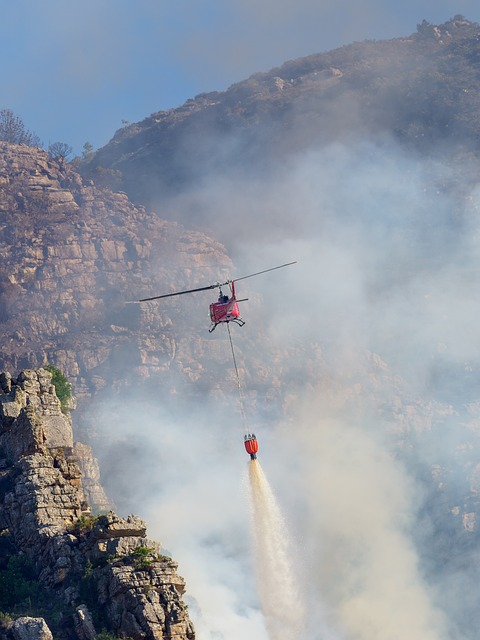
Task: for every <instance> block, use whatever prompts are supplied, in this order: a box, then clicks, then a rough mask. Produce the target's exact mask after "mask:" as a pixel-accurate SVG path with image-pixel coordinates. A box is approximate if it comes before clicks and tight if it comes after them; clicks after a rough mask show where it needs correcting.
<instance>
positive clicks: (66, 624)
mask: <svg viewBox="0 0 480 640" xmlns="http://www.w3.org/2000/svg"><path fill="white" fill-rule="evenodd" d="M0 384H1V391H0V451H1V460H0V505H1V509H0V530H1V537H0V598H1V605H0V608H1V610H2V611H3V614H4V615H3V618H2V621H3V622H2V631H1V634H2V637H10V635H11V634H13V636H14V637H15V638H16V639H17V640H18V639H20V638H25V637H28V638H30V639H33V638H37V639H39V638H46V637H49V634H50V631H53V635H54V637H55V638H78V639H79V640H92V639H93V638H94V637H95V635H96V633H98V632H100V631H102V630H103V631H108V632H110V633H113V634H115V635H117V636H122V637H129V638H133V639H135V640H140V639H142V640H143V639H145V640H147V639H152V640H153V639H155V640H161V639H162V638H172V637H175V638H180V639H184V640H193V638H194V637H195V634H194V631H193V628H192V625H191V623H190V621H189V618H188V613H187V610H186V607H185V605H184V604H183V602H182V599H181V596H182V594H183V593H184V591H185V583H184V581H183V579H182V578H181V577H180V576H178V574H177V564H176V563H175V562H174V561H173V560H172V559H171V558H169V557H166V556H164V555H162V554H161V550H160V545H159V544H158V543H155V542H151V541H149V540H148V539H147V538H146V525H145V523H144V522H143V521H142V520H141V519H140V518H138V517H135V516H128V517H127V518H122V517H119V516H118V515H116V514H115V513H114V512H113V511H109V512H108V513H106V514H105V515H99V516H94V515H92V511H91V509H90V507H89V505H88V503H87V501H86V498H85V492H84V490H83V488H82V479H83V478H82V473H81V471H80V467H79V465H78V463H77V460H76V457H75V447H74V444H73V435H72V428H71V421H70V419H69V417H67V416H65V415H63V414H62V413H61V411H60V402H59V400H58V398H57V397H56V394H55V389H54V387H53V386H52V384H51V374H50V373H49V372H47V371H45V370H43V369H39V370H37V371H34V370H25V371H22V372H21V373H20V374H19V375H18V377H16V378H12V377H11V376H10V375H9V374H8V373H5V372H4V373H2V374H0ZM78 450H81V445H77V451H78ZM32 585H35V588H33V586H32ZM22 587H23V591H22ZM9 611H10V612H11V613H12V614H15V615H16V616H18V614H19V613H23V612H28V613H29V614H30V613H32V612H33V613H36V614H37V615H36V616H33V617H32V615H28V616H26V617H25V616H24V617H21V616H20V617H18V619H16V620H15V622H10V621H9V618H8V616H5V614H6V613H7V612H9ZM39 614H41V615H39ZM39 618H41V619H39ZM42 619H43V620H42ZM50 637H51V636H50Z"/></svg>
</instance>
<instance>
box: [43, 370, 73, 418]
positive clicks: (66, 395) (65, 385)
mask: <svg viewBox="0 0 480 640" xmlns="http://www.w3.org/2000/svg"><path fill="white" fill-rule="evenodd" d="M44 369H45V370H46V371H50V373H51V374H52V384H53V386H54V387H55V392H56V394H57V398H58V399H59V400H60V406H61V409H62V411H63V413H67V412H68V403H69V400H70V398H71V397H72V385H71V384H70V382H69V381H68V378H67V377H66V376H65V375H64V374H63V372H62V371H61V370H60V369H58V368H57V367H55V366H54V365H53V364H47V365H46V366H45V367H44Z"/></svg>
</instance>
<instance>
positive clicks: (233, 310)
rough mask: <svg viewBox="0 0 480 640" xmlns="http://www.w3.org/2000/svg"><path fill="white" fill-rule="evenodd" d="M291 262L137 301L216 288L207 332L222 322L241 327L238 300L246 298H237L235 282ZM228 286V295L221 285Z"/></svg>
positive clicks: (279, 267) (286, 265)
mask: <svg viewBox="0 0 480 640" xmlns="http://www.w3.org/2000/svg"><path fill="white" fill-rule="evenodd" d="M291 264H296V261H294V262H287V263H286V264H281V265H279V266H278V267H272V268H271V269H264V270H263V271H257V273H251V274H250V275H248V276H243V277H242V278H236V279H235V280H227V281H226V282H216V283H215V284H210V285H208V286H206V287H199V288H198V289H188V290H186V291H175V292H174V293H164V294H163V295H161V296H153V297H152V298H142V299H141V300H139V301H138V302H149V301H150V300H160V299H161V298H171V297H172V296H181V295H183V294H185V293H196V292H197V291H208V290H209V289H216V288H218V289H219V290H220V291H219V296H218V300H217V302H212V303H211V305H210V320H211V321H212V325H211V327H210V329H209V332H210V333H212V331H214V330H215V328H216V327H217V325H219V324H221V323H222V322H227V323H228V322H235V324H238V325H239V326H240V327H243V325H244V324H245V322H244V321H243V320H242V318H241V317H240V309H239V308H238V303H239V302H245V300H248V298H243V299H242V300H237V297H236V294H235V282H238V281H239V280H245V279H246V278H253V276H259V275H260V274H261V273H267V271H275V269H281V268H282V267H288V266H290V265H291ZM227 285H228V286H229V287H230V295H226V294H224V293H223V292H222V287H226V286H227Z"/></svg>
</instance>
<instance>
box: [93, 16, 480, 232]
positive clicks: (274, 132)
mask: <svg viewBox="0 0 480 640" xmlns="http://www.w3.org/2000/svg"><path fill="white" fill-rule="evenodd" d="M479 34H480V25H478V24H476V23H471V22H469V21H468V20H465V19H464V18H462V17H461V16H457V17H456V18H454V19H452V20H450V21H448V22H446V23H445V24H443V25H438V26H434V25H430V24H428V23H426V22H425V21H424V22H423V23H422V24H421V25H419V26H418V30H417V32H416V33H414V34H412V35H410V36H407V37H404V38H397V39H395V40H388V41H374V42H371V41H367V42H362V43H354V44H351V45H348V46H344V47H342V48H340V49H336V50H334V51H330V52H327V53H322V54H316V55H312V56H308V57H306V58H302V59H299V60H293V61H290V62H286V63H285V64H283V65H282V66H281V67H278V68H275V69H272V70H271V71H269V72H266V73H257V74H255V75H253V76H251V77H250V78H249V79H247V80H245V81H242V82H239V83H237V84H234V85H232V86H231V87H230V88H229V89H228V90H227V91H225V92H212V93H206V94H200V95H198V96H196V97H195V98H194V99H192V100H188V101H187V102H186V103H185V104H184V105H183V106H181V107H178V108H176V109H171V110H169V111H164V112H158V113H154V114H152V115H151V116H149V117H148V118H146V119H145V120H143V121H141V122H139V123H135V124H132V125H128V126H126V127H124V128H123V129H120V130H119V131H117V133H116V134H115V136H114V137H113V139H112V140H111V141H110V142H109V143H108V144H107V145H106V146H105V147H103V148H101V149H99V150H98V151H97V152H96V153H95V154H94V155H93V157H92V158H91V159H90V160H89V161H88V162H87V163H86V165H85V166H84V167H83V171H84V172H85V174H86V175H92V176H95V175H99V174H100V175H101V174H102V168H103V170H104V169H105V168H106V169H108V170H114V171H117V172H120V173H119V174H118V175H117V178H118V181H119V185H120V188H122V189H124V190H125V191H126V192H127V193H128V194H129V196H130V197H131V199H132V200H133V201H134V202H140V203H144V204H152V203H158V202H159V201H161V200H162V199H163V198H165V197H166V196H167V195H169V194H171V193H174V192H176V191H178V190H179V189H185V187H187V186H189V185H190V186H192V185H195V184H198V183H201V181H202V180H203V179H204V177H205V174H206V173H207V172H208V171H214V172H215V171H216V172H218V174H219V175H221V174H222V169H223V167H224V164H225V163H228V165H229V167H230V170H232V169H233V168H235V170H236V171H237V172H239V173H240V174H242V173H244V172H247V173H249V174H251V175H255V174H256V173H258V172H260V173H265V175H268V174H269V173H270V172H271V171H272V164H273V165H275V164H277V163H278V162H279V161H280V162H285V160H286V159H287V158H288V157H290V156H292V155H294V154H296V153H298V152H299V151H305V150H308V149H315V148H319V147H324V146H326V145H328V144H331V143H332V142H340V143H341V142H345V143H346V144H352V143H354V142H355V141H356V140H358V139H361V138H364V137H372V136H373V137H376V138H381V137H382V136H383V135H385V134H389V135H391V136H392V137H393V138H394V139H396V140H397V141H399V143H400V144H402V145H405V146H407V147H408V148H411V149H414V150H416V151H418V152H421V153H431V152H433V151H434V150H435V151H436V152H437V151H438V150H439V148H440V149H441V152H442V154H446V155H447V156H449V157H452V156H455V155H457V154H459V153H461V154H465V153H469V152H471V151H475V152H477V151H478V140H479V135H480V119H479V116H478V109H477V102H476V96H477V95H478V91H479V90H480V73H479V71H478V64H477V61H478V57H479V55H480V44H479V42H480V40H479ZM167 213H168V215H170V216H172V217H175V216H176V215H177V216H178V215H179V212H178V210H177V209H173V210H172V211H169V212H167ZM192 220H195V213H193V214H192Z"/></svg>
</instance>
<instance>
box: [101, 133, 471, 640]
mask: <svg viewBox="0 0 480 640" xmlns="http://www.w3.org/2000/svg"><path fill="white" fill-rule="evenodd" d="M449 176H450V168H449V167H448V166H443V165H442V164H441V163H436V162H431V161H426V162H424V161H421V160H419V159H418V157H415V158H414V157H410V156H409V155H408V154H407V153H405V152H404V151H402V150H400V149H398V147H397V146H396V145H395V144H394V143H392V142H391V141H389V140H383V141H380V143H379V142H378V141H377V142H376V143H373V142H363V143H358V144H356V145H352V146H351V147H346V146H345V145H343V146H342V145H334V146H331V147H329V148H326V149H324V150H323V151H317V152H315V153H310V154H305V155H302V156H299V157H297V158H296V159H295V161H293V162H291V163H290V165H289V166H288V167H283V168H279V169H278V171H276V172H272V174H271V175H270V176H269V178H268V180H267V179H266V177H265V176H262V177H261V178H260V177H257V179H255V177H252V176H250V177H248V178H246V177H245V176H234V175H231V174H229V173H228V172H225V173H224V174H223V175H215V176H214V177H210V176H208V175H206V176H205V180H204V182H203V184H202V187H201V189H197V190H196V191H195V192H193V193H189V194H183V196H182V197H181V198H178V199H177V200H176V201H175V202H171V203H170V204H171V206H176V207H178V209H179V211H183V212H185V211H192V212H194V213H195V214H196V215H198V218H197V219H196V222H197V223H198V224H199V226H203V225H204V224H205V225H209V226H210V227H211V228H212V229H213V228H214V227H216V230H217V231H218V233H219V234H221V235H222V239H223V240H224V241H225V242H226V243H228V247H229V249H230V251H231V254H232V256H233V258H234V260H235V263H236V273H233V274H231V275H232V276H243V275H246V274H248V273H252V272H255V271H257V270H260V269H263V268H268V267H271V266H275V265H277V264H282V263H284V262H286V261H290V260H295V259H296V260H298V264H297V265H295V266H292V267H288V268H286V269H282V270H279V271H276V272H273V273H272V274H266V275H264V276H259V277H258V278H252V279H249V280H244V281H242V282H239V283H238V289H239V291H238V293H239V296H241V297H248V298H249V302H248V303H244V304H243V305H241V306H242V315H243V316H244V317H245V319H246V320H247V324H246V325H245V327H243V328H242V329H238V331H235V332H234V342H235V343H236V344H239V351H241V362H242V367H244V370H243V373H245V375H244V376H243V377H242V384H245V386H246V389H245V391H246V397H247V400H246V402H247V405H248V406H247V407H246V409H247V414H248V415H249V420H251V421H252V426H254V430H255V432H256V434H257V436H258V438H259V443H260V452H259V458H260V460H261V461H262V465H263V466H264V468H265V469H266V472H267V475H268V478H269V481H270V483H271V486H272V487H273V492H274V494H275V496H276V497H277V498H278V501H279V507H280V509H281V512H282V513H283V514H284V516H285V520H286V522H287V524H288V529H289V530H290V531H291V533H292V537H291V539H292V543H291V544H292V557H293V558H294V560H295V562H294V570H295V572H296V573H299V575H300V577H299V580H298V583H299V585H300V586H299V590H298V597H299V598H300V603H301V605H302V606H304V607H305V609H306V616H305V619H306V623H307V630H306V631H305V632H304V633H303V635H302V636H301V637H304V638H305V640H325V639H332V640H340V638H341V639H342V640H343V639H346V640H367V639H368V640H377V639H379V640H380V639H381V640H395V639H396V638H407V637H408V638H409V639H411V640H417V639H420V638H421V639H422V640H430V638H431V639H432V640H433V639H435V640H445V639H446V638H449V637H452V630H451V628H450V627H451V626H454V624H453V623H452V620H455V619H456V620H457V621H458V612H459V611H461V606H462V605H461V603H462V602H463V601H464V599H462V597H461V594H460V592H459V591H458V590H456V589H453V588H452V589H451V590H450V591H449V598H448V601H446V600H445V598H442V594H441V593H440V590H439V589H437V587H436V585H435V584H434V582H433V579H432V575H431V574H430V575H427V574H426V571H425V562H424V559H423V558H422V556H421V552H420V550H419V546H418V539H419V536H420V538H422V536H423V539H427V540H428V535H429V533H428V530H427V529H426V528H425V530H423V529H422V527H423V526H424V524H425V523H424V522H423V521H422V527H420V524H419V522H420V520H419V511H420V509H421V508H422V505H423V501H424V498H425V496H424V493H423V492H424V485H420V484H417V482H416V478H415V477H414V476H413V474H412V470H411V469H410V468H407V467H406V466H405V467H404V466H403V465H402V464H401V463H400V462H399V461H398V460H397V459H396V458H395V456H394V455H393V452H394V446H393V443H394V442H396V440H395V437H393V436H392V433H393V434H394V433H395V430H398V431H399V433H400V435H399V436H398V438H401V437H404V438H407V437H408V436H409V434H410V435H411V434H412V433H415V432H416V429H417V428H418V429H424V430H425V429H429V428H431V426H432V420H433V421H435V420H438V419H439V416H440V414H441V412H442V411H444V415H445V416H446V415H450V416H454V413H455V411H454V410H453V409H448V407H445V406H443V405H442V406H441V408H438V407H437V404H436V402H437V401H438V398H432V396H434V395H435V393H437V394H438V390H436V389H435V388H434V387H433V386H432V383H431V375H432V370H433V366H434V363H435V358H436V357H437V356H438V355H439V354H441V356H442V358H444V359H445V361H446V362H447V363H448V364H449V365H452V366H461V365H462V363H463V362H465V361H466V358H474V357H477V356H478V346H477V345H478V344H480V341H479V340H478V338H479V335H478V334H479V330H478V326H477V323H476V318H478V317H479V315H480V303H478V301H477V299H476V297H475V296H472V295H471V291H472V289H471V284H472V273H477V272H478V266H480V265H478V251H477V248H478V238H479V235H478V225H477V222H476V211H477V210H478V193H476V192H475V191H473V192H471V193H470V194H467V195H468V196H469V197H468V198H467V197H465V199H464V200H459V199H458V198H455V197H454V195H453V194H452V192H451V191H450V190H448V189H443V190H441V189H439V188H438V186H439V185H440V184H444V183H445V179H446V178H449ZM219 221H220V222H221V225H220V224H219ZM235 329H236V328H235ZM206 330H207V326H206V327H205V331H206ZM209 339H210V340H211V341H212V345H213V343H215V345H216V347H219V345H222V344H223V347H224V349H225V360H224V365H223V370H220V371H219V373H218V374H217V375H218V379H217V382H216V384H217V387H218V388H219V389H222V390H223V392H224V393H225V394H227V396H228V394H229V393H231V394H232V396H231V398H229V401H228V402H227V403H226V404H225V405H224V404H222V403H221V402H220V401H219V400H218V398H217V396H215V394H214V393H212V394H210V393H208V392H207V391H205V395H204V397H203V399H202V403H201V405H200V406H199V404H198V403H197V404H190V401H189V400H188V398H187V396H184V395H182V387H181V384H180V383H179V385H178V390H179V393H178V396H177V400H175V398H172V397H169V398H168V399H167V398H164V397H162V390H161V389H159V394H158V398H157V399H156V400H152V399H151V398H150V399H149V400H148V401H145V404H144V405H142V404H141V402H142V401H141V399H139V403H140V404H139V405H138V406H136V405H135V403H134V402H133V401H132V400H131V398H129V399H126V400H125V402H124V404H122V405H121V406H120V408H119V407H118V404H117V405H115V404H114V405H112V407H110V406H107V405H106V406H105V407H104V419H103V424H104V429H105V433H106V434H107V435H106V442H108V447H105V448H104V450H103V452H102V456H101V457H102V460H103V469H104V474H105V480H106V484H107V489H108V490H109V492H110V493H111V495H112V496H113V498H114V499H115V500H116V501H117V504H118V506H119V508H120V509H121V511H122V512H129V511H133V512H138V511H140V515H142V516H144V517H145V518H146V519H147V521H148V523H149V534H150V535H151V536H152V537H156V538H158V539H160V540H161V541H162V542H163V544H164V545H165V547H167V548H168V549H169V550H170V551H171V552H172V554H173V556H174V557H175V559H176V560H177V561H178V562H179V563H180V567H179V572H180V574H181V575H184V576H185V577H186V578H187V588H188V593H189V594H190V595H191V597H192V598H194V600H195V602H191V606H190V611H191V613H192V617H193V619H194V622H195V624H196V627H197V630H198V631H199V636H200V637H201V638H202V640H217V639H221V638H225V639H227V638H228V640H237V639H238V640H240V639H241V638H242V639H243V638H245V637H249V638H252V639H253V640H266V639H267V638H268V637H269V636H268V634H269V631H270V627H268V624H267V621H266V619H265V618H264V616H263V615H262V608H263V609H267V610H268V606H266V605H265V602H264V601H263V603H262V606H261V602H262V599H261V598H262V595H261V593H260V594H259V596H260V597H257V590H256V582H255V577H254V576H255V565H256V564H257V566H258V559H257V560H256V559H255V556H254V554H253V552H252V548H251V545H250V535H249V516H248V513H249V497H248V493H247V491H246V487H245V486H243V485H242V483H241V481H240V478H241V477H242V469H244V467H245V465H246V464H247V460H246V454H245V451H244V450H243V444H242V432H243V425H242V424H241V420H240V419H239V415H238V411H237V410H236V409H235V407H236V405H237V401H238V399H237V396H236V395H234V388H233V386H232V384H231V381H232V375H233V363H230V364H228V358H229V346H228V342H227V340H226V338H225V336H224V335H222V333H220V332H219V333H217V332H216V333H215V334H212V336H211V337H210V338H209ZM279 354H288V355H287V356H286V357H283V358H282V357H280V355H279ZM259 359H260V362H261V366H260V367H259V370H258V371H255V370H252V369H253V367H251V365H249V363H251V362H257V363H258V361H259ZM272 359H274V361H272ZM205 366H209V363H208V362H207V363H206V364H205ZM212 366H213V363H212ZM265 372H268V374H269V375H270V376H271V378H270V381H269V383H270V387H271V388H273V389H274V391H275V392H274V393H273V395H272V396H271V397H269V398H267V399H266V401H265V405H269V408H270V409H271V411H272V413H271V414H268V413H267V412H266V411H265V412H264V413H262V412H261V411H260V410H257V413H255V414H254V415H252V413H251V412H252V408H253V407H254V406H259V404H258V403H257V405H253V403H251V404H248V403H249V400H248V399H249V398H251V397H252V396H251V395H250V394H251V392H254V391H256V390H258V389H259V387H260V382H259V381H260V380H261V384H262V385H264V386H265V380H264V379H263V378H262V376H263V375H264V374H265ZM172 375H173V374H172ZM249 385H253V388H252V386H249ZM255 385H257V386H256V387H255ZM270 390H271V389H270ZM259 393H260V391H259ZM272 398H273V400H272ZM257 401H258V397H257ZM102 402H103V399H102ZM116 402H117V403H118V401H116ZM272 405H274V406H272ZM166 407H168V410H166ZM112 411H115V412H116V413H117V415H115V416H113V415H112ZM272 415H273V416H276V418H275V419H273V418H272ZM280 415H281V416H282V418H281V419H279V418H278V416H280ZM430 415H433V416H434V417H433V418H431V417H429V416H430ZM455 424H456V423H452V427H451V429H452V435H448V432H447V431H442V437H441V438H440V439H438V440H437V441H436V442H435V449H434V450H432V449H429V450H428V451H427V450H426V449H423V450H422V448H420V449H419V450H418V451H417V454H418V456H419V459H420V460H422V459H423V460H425V461H426V464H427V463H428V464H427V468H430V465H431V463H432V462H435V461H436V460H438V459H439V458H441V459H442V460H451V459H452V456H453V451H452V442H453V440H454V435H453V431H455ZM401 430H403V431H401ZM138 434H141V445H139V444H138V438H139V436H138ZM132 443H135V447H134V448H132ZM109 461H110V463H109ZM119 464H120V468H121V473H119V472H118V468H119ZM264 535H266V534H265V533H264ZM269 571H270V572H271V573H270V574H267V573H266V572H265V571H263V572H262V575H264V576H265V578H267V577H268V576H269V575H274V569H270V570H269ZM459 582H461V580H457V581H456V582H455V584H457V583H459ZM443 584H445V579H443V582H441V583H439V586H441V585H443ZM294 598H295V595H291V599H292V600H293V599H294ZM440 603H441V606H440ZM442 608H443V611H442V610H441V609H442ZM268 617H269V616H267V619H268ZM455 634H456V637H459V635H458V633H457V631H456V630H455ZM465 637H466V638H469V637H471V636H468V634H467V635H466V636H465ZM270 640H271V639H270Z"/></svg>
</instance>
